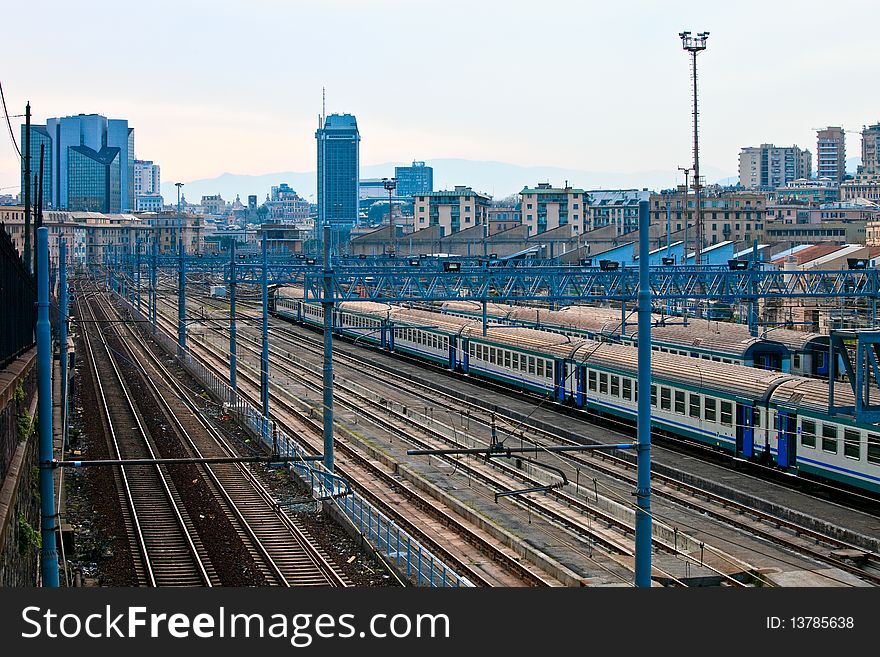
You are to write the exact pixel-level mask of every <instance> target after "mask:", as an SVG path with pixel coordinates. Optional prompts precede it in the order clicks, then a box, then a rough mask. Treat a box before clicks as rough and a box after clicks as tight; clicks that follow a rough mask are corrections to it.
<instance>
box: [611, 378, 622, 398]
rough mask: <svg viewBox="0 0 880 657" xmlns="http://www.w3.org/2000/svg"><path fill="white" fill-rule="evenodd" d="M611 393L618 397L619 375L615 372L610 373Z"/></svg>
mask: <svg viewBox="0 0 880 657" xmlns="http://www.w3.org/2000/svg"><path fill="white" fill-rule="evenodd" d="M611 395H612V396H613V397H620V377H619V376H617V375H615V374H612V375H611Z"/></svg>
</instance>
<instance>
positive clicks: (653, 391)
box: [651, 385, 657, 406]
mask: <svg viewBox="0 0 880 657" xmlns="http://www.w3.org/2000/svg"><path fill="white" fill-rule="evenodd" d="M651 406H657V386H655V385H652V386H651Z"/></svg>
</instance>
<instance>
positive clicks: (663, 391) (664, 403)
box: [660, 387, 672, 411]
mask: <svg viewBox="0 0 880 657" xmlns="http://www.w3.org/2000/svg"><path fill="white" fill-rule="evenodd" d="M660 408H661V409H662V410H664V411H669V410H672V390H670V389H669V388H666V387H661V388H660Z"/></svg>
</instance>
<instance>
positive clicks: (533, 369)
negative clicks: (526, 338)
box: [529, 356, 535, 374]
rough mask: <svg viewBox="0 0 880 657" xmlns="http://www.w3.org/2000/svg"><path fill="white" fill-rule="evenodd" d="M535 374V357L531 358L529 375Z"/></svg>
mask: <svg viewBox="0 0 880 657" xmlns="http://www.w3.org/2000/svg"><path fill="white" fill-rule="evenodd" d="M534 373H535V357H534V356H529V374H534Z"/></svg>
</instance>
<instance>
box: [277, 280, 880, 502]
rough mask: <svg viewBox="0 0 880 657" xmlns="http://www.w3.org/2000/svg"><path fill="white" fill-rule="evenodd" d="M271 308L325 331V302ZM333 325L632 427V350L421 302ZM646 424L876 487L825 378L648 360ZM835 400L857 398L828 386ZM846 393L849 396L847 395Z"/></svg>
mask: <svg viewBox="0 0 880 657" xmlns="http://www.w3.org/2000/svg"><path fill="white" fill-rule="evenodd" d="M272 305H273V312H274V313H275V314H276V315H278V316H281V317H283V318H287V319H289V320H292V321H296V322H300V323H304V324H307V325H311V326H316V327H322V326H323V312H324V311H323V308H322V306H321V304H320V303H316V302H304V301H303V300H302V299H301V298H295V297H293V296H288V295H286V294H285V293H284V291H283V290H282V292H281V293H280V294H278V295H277V296H276V297H274V298H273V302H272ZM333 326H334V331H337V332H338V333H340V334H342V335H345V336H348V337H352V338H357V339H358V340H359V342H364V343H369V344H372V345H374V346H376V347H378V348H381V349H384V350H387V351H389V352H399V353H402V354H406V355H408V356H410V357H414V358H417V359H421V360H425V361H429V362H431V363H434V364H436V365H439V366H441V367H444V368H447V369H449V370H452V371H456V372H460V373H461V374H463V375H465V376H468V377H478V378H486V379H492V380H495V381H499V382H503V383H505V384H507V385H511V386H514V387H517V388H520V389H524V390H529V391H532V392H535V393H540V394H543V395H547V396H548V397H550V398H552V399H554V400H556V401H557V402H560V403H566V404H571V405H573V406H576V407H578V408H584V409H589V410H590V411H592V412H595V413H598V414H601V415H603V416H608V417H612V418H616V419H618V420H622V421H625V422H627V423H634V422H635V419H636V414H637V407H636V403H637V399H638V393H639V390H638V383H637V378H638V362H637V358H638V354H637V352H638V350H637V349H634V348H633V347H632V346H629V345H625V344H620V343H615V342H607V341H604V342H603V341H598V340H592V339H589V338H584V337H580V336H572V335H566V334H564V333H561V332H552V331H545V330H538V329H534V328H527V327H521V326H511V325H501V324H489V325H488V326H487V331H486V335H483V330H482V325H481V322H479V321H476V320H474V319H471V318H466V317H456V316H453V315H444V314H441V313H438V312H435V311H429V310H424V309H411V308H406V307H402V306H396V305H389V304H383V303H374V302H366V301H363V302H360V301H359V302H346V303H341V304H339V305H338V307H337V309H336V311H335V315H334V317H333ZM651 380H652V385H651V391H650V395H651V406H652V428H654V429H656V430H659V431H662V432H665V433H668V434H672V435H675V436H678V437H684V438H688V439H691V440H694V441H698V442H699V443H702V444H704V445H708V446H711V447H712V448H714V449H717V450H721V451H724V452H727V453H729V454H731V455H733V456H736V457H740V458H743V459H748V460H760V461H763V462H765V463H770V464H772V465H774V466H775V467H778V468H779V469H781V470H783V471H786V472H789V473H792V474H796V475H806V476H807V477H812V478H817V479H820V480H823V481H827V482H835V483H839V484H844V485H847V486H850V487H854V488H857V489H861V490H864V491H870V492H873V493H875V494H876V493H880V426H877V425H873V424H858V423H856V422H855V420H854V419H853V418H850V417H848V416H844V415H835V416H834V417H831V416H829V414H828V405H827V401H828V384H827V382H825V381H822V380H820V379H815V378H806V377H801V376H797V375H795V374H791V373H784V372H775V371H767V370H762V369H757V368H754V367H744V366H742V365H739V364H736V363H725V362H717V361H712V360H702V359H699V360H697V359H694V358H692V357H690V356H682V355H679V354H676V353H671V352H659V353H654V354H653V355H652V379H651ZM835 397H836V400H837V401H838V403H841V404H847V403H852V394H851V393H849V391H844V390H842V389H836V390H835ZM847 399H848V400H847Z"/></svg>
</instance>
